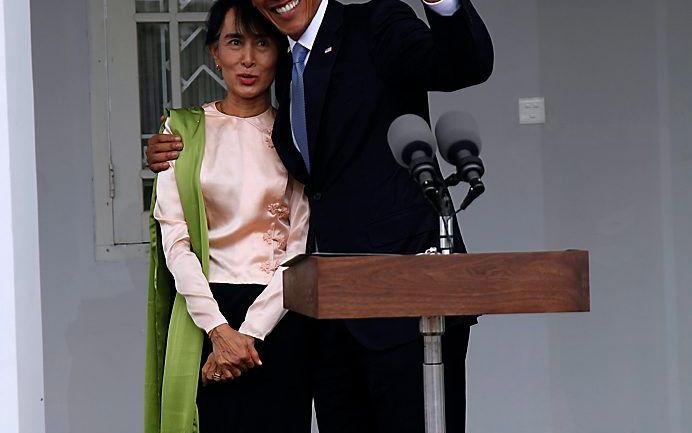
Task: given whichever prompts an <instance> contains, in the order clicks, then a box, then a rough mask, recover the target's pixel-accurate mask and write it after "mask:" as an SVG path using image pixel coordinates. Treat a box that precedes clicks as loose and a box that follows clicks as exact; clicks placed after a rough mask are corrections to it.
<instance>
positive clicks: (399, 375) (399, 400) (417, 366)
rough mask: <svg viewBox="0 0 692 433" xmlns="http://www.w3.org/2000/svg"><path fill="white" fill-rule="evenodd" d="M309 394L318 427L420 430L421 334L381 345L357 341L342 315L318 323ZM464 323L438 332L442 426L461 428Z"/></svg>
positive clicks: (325, 431)
mask: <svg viewBox="0 0 692 433" xmlns="http://www.w3.org/2000/svg"><path fill="white" fill-rule="evenodd" d="M317 334H318V337H317V355H316V367H315V371H314V387H315V390H314V396H315V409H316V412H317V423H318V425H319V430H320V433H388V432H391V433H423V432H424V431H425V416H424V407H423V399H424V397H423V367H422V364H423V340H422V338H418V339H416V340H414V341H411V342H408V343H405V344H402V345H400V346H396V347H394V348H391V349H386V350H371V349H368V348H366V347H364V346H362V345H360V344H359V343H358V342H357V341H356V340H355V339H354V338H353V336H352V335H351V333H350V332H349V331H348V329H347V328H346V326H345V325H344V322H343V321H340V320H334V321H320V323H319V325H318V332H317ZM468 338H469V326H468V325H467V324H459V325H455V326H451V327H448V328H447V332H446V333H445V335H444V336H443V338H442V344H443V346H442V350H443V362H444V368H445V388H446V391H445V399H446V416H447V432H449V433H463V432H464V427H465V417H466V367H465V362H466V348H467V345H468Z"/></svg>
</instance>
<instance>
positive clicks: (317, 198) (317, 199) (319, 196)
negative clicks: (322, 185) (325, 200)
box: [312, 192, 322, 201]
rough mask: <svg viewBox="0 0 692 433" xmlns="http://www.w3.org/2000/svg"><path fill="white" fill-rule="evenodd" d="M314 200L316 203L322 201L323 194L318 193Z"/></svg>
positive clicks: (315, 194) (314, 195) (313, 196)
mask: <svg viewBox="0 0 692 433" xmlns="http://www.w3.org/2000/svg"><path fill="white" fill-rule="evenodd" d="M312 199H313V200H315V201H320V200H322V194H320V193H319V192H316V193H314V194H313V195H312Z"/></svg>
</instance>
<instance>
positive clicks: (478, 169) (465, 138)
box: [435, 111, 485, 187]
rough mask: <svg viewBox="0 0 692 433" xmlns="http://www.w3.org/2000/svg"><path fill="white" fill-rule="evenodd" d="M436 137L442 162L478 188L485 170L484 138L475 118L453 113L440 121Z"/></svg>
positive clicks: (466, 114) (463, 179)
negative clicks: (482, 140)
mask: <svg viewBox="0 0 692 433" xmlns="http://www.w3.org/2000/svg"><path fill="white" fill-rule="evenodd" d="M435 136H436V137H437V143H438V144H439V146H440V153H441V154H442V158H444V160H445V161H447V162H449V163H450V164H452V165H454V166H456V168H457V174H458V176H459V177H460V178H461V180H462V181H464V182H466V183H469V184H471V187H474V186H478V185H479V183H480V179H481V177H483V174H484V173H485V167H484V166H483V161H481V159H480V158H479V157H478V155H479V154H480V152H481V137H480V134H479V133H478V124H477V123H476V121H475V120H474V118H473V117H472V116H471V115H470V114H468V113H464V112H463V111H450V112H449V113H446V114H444V115H443V116H442V117H440V119H439V120H438V121H437V124H436V125H435Z"/></svg>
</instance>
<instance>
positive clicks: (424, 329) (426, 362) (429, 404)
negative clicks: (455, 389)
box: [420, 316, 446, 433]
mask: <svg viewBox="0 0 692 433" xmlns="http://www.w3.org/2000/svg"><path fill="white" fill-rule="evenodd" d="M420 332H421V334H422V335H423V350H424V355H423V392H424V393H425V394H424V395H425V433H445V431H446V424H445V420H446V418H445V371H444V364H443V363H442V334H444V332H445V318H444V317H441V316H434V317H422V318H421V319H420Z"/></svg>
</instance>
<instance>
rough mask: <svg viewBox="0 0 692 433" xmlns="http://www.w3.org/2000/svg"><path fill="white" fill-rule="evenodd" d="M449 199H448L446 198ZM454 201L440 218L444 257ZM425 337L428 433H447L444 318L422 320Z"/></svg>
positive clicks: (446, 205) (448, 248)
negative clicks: (443, 344) (443, 350)
mask: <svg viewBox="0 0 692 433" xmlns="http://www.w3.org/2000/svg"><path fill="white" fill-rule="evenodd" d="M446 198H448V196H447V197H446ZM450 209H451V210H452V211H453V207H452V206H451V199H449V198H448V200H447V201H445V202H444V203H443V212H442V215H441V216H440V254H445V255H446V254H452V250H453V247H454V234H453V233H454V231H453V230H454V224H453V222H454V219H453V218H452V214H451V212H450ZM420 333H421V335H423V392H424V402H425V433H445V432H446V430H447V425H446V415H445V369H444V363H443V362H442V335H443V334H444V333H445V318H444V317H443V316H433V317H421V319H420Z"/></svg>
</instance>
